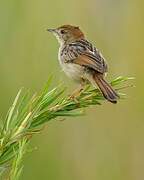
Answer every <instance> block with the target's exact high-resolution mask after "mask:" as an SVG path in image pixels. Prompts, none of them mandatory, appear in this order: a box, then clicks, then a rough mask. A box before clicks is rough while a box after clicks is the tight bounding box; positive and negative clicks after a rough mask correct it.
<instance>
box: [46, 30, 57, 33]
mask: <svg viewBox="0 0 144 180" xmlns="http://www.w3.org/2000/svg"><path fill="white" fill-rule="evenodd" d="M47 31H48V32H51V33H54V32H56V29H47Z"/></svg>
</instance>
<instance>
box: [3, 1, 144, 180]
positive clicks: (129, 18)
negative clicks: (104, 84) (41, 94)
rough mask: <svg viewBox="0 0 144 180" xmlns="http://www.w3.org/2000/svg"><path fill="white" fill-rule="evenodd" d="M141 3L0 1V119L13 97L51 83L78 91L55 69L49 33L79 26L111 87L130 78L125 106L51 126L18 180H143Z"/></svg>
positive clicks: (143, 14)
mask: <svg viewBox="0 0 144 180" xmlns="http://www.w3.org/2000/svg"><path fill="white" fill-rule="evenodd" d="M143 9H144V1H142V0H121V1H118V0H73V1H67V0H59V1H55V0H53V1H52V0H36V1H35V0H24V1H22V0H3V1H2V0H1V1H0V85H1V86H0V112H1V117H2V118H4V116H5V114H6V112H7V109H8V108H9V106H10V105H11V103H12V101H13V99H14V97H15V95H16V93H17V91H18V89H19V88H20V87H25V88H26V89H31V91H32V92H35V91H38V90H39V89H41V87H42V86H43V84H44V83H45V82H46V81H47V79H48V77H49V76H50V75H51V74H53V75H54V76H55V78H54V81H53V84H52V87H54V86H55V85H56V84H58V83H60V82H64V85H66V86H68V87H69V90H68V91H69V92H71V91H72V90H73V89H74V88H75V87H76V85H75V84H74V83H73V82H71V81H70V80H69V79H68V78H67V77H65V75H64V74H63V72H61V69H60V67H59V64H58V61H57V51H58V43H57V41H56V40H55V38H54V37H53V36H52V35H50V34H48V32H46V28H51V27H57V26H59V25H62V24H73V25H79V26H80V27H81V28H82V29H83V30H84V32H85V33H86V34H87V37H88V39H89V40H90V41H91V42H92V43H94V44H95V45H96V46H97V47H98V48H99V49H100V50H101V51H102V53H103V54H104V56H105V57H106V59H107V60H108V63H109V67H110V68H109V75H108V79H109V80H110V79H113V78H115V77H117V76H119V75H122V76H134V77H136V79H135V80H134V81H133V82H130V83H133V84H135V85H136V87H135V88H129V89H126V90H124V92H126V94H127V99H126V100H121V101H120V102H119V103H118V104H117V105H112V104H110V103H104V104H103V105H102V106H97V107H91V108H88V109H87V110H86V116H84V117H80V118H67V119H66V120H65V121H59V120H57V121H53V122H50V123H49V124H48V126H47V127H46V128H45V130H44V131H43V133H41V134H39V135H36V136H35V137H34V139H33V141H32V143H31V145H30V147H31V148H33V149H34V151H33V152H32V153H31V152H30V153H28V154H27V155H26V156H25V162H24V165H25V166H24V172H23V174H22V177H21V179H22V180H40V179H42V180H48V179H50V180H88V179H90V180H96V179H98V180H143V179H144V93H143V91H144V75H143V73H144V63H143V59H144V48H143V47H144V44H143V42H144V35H143V34H144V11H143Z"/></svg>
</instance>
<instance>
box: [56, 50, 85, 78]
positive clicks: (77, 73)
mask: <svg viewBox="0 0 144 180" xmlns="http://www.w3.org/2000/svg"><path fill="white" fill-rule="evenodd" d="M64 57H65V56H62V55H61V49H60V50H59V54H58V59H59V63H60V66H61V67H62V70H63V71H64V72H65V74H66V75H67V76H68V77H70V78H71V79H73V80H75V81H81V78H83V72H84V67H82V66H80V65H78V64H74V63H72V62H65V61H66V59H65V58H64Z"/></svg>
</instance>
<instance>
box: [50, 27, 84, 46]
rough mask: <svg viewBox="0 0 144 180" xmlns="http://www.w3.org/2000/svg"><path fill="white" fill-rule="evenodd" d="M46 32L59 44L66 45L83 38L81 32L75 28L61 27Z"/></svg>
mask: <svg viewBox="0 0 144 180" xmlns="http://www.w3.org/2000/svg"><path fill="white" fill-rule="evenodd" d="M47 30H48V31H49V32H51V33H53V35H55V36H56V38H57V39H58V42H59V43H60V44H67V43H71V42H74V41H76V40H79V39H83V38H84V34H83V32H82V31H81V30H80V29H79V27H77V26H71V25H63V26H60V27H58V28H55V29H47Z"/></svg>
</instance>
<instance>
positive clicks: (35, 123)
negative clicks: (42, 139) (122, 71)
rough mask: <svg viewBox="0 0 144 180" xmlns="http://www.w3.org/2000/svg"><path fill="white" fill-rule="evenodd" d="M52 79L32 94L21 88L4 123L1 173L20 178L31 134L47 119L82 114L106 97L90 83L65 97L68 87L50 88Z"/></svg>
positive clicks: (0, 135) (122, 79) (0, 140)
mask: <svg viewBox="0 0 144 180" xmlns="http://www.w3.org/2000/svg"><path fill="white" fill-rule="evenodd" d="M130 79H131V78H127V77H118V78H116V79H115V80H113V81H112V82H111V84H112V86H116V85H120V84H121V83H123V82H125V81H127V80H130ZM50 82H51V79H50V80H49V81H48V83H47V84H46V87H45V88H44V89H43V90H42V91H41V92H40V93H39V94H35V95H33V96H31V95H30V93H29V92H26V93H25V94H22V89H21V90H20V91H19V92H18V94H17V96H16V98H15V100H14V102H13V104H12V106H11V108H10V109H9V111H8V113H7V116H6V119H5V120H4V123H3V125H2V127H1V130H0V172H1V174H2V173H3V171H4V170H5V169H8V173H7V174H8V179H9V180H18V178H19V176H20V173H21V171H22V164H21V161H22V158H23V155H24V153H25V152H26V147H27V146H26V145H27V144H28V142H29V141H30V139H31V137H32V135H33V134H35V133H37V132H39V131H40V130H41V129H42V126H43V125H44V124H45V123H47V122H48V121H50V120H54V119H55V118H57V117H61V116H62V117H68V116H69V117H74V116H79V115H82V114H83V111H82V109H83V108H86V107H89V106H92V105H101V102H102V100H104V98H103V96H102V94H101V92H100V91H99V90H98V89H94V88H92V87H91V86H89V85H88V86H86V88H85V89H84V90H83V92H82V93H81V94H80V95H78V96H77V97H76V99H71V98H69V97H68V96H64V97H63V95H64V92H65V89H64V88H62V87H61V86H58V87H56V88H54V89H52V90H50V89H49V88H50ZM120 88H121V87H120ZM120 88H119V89H120Z"/></svg>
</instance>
